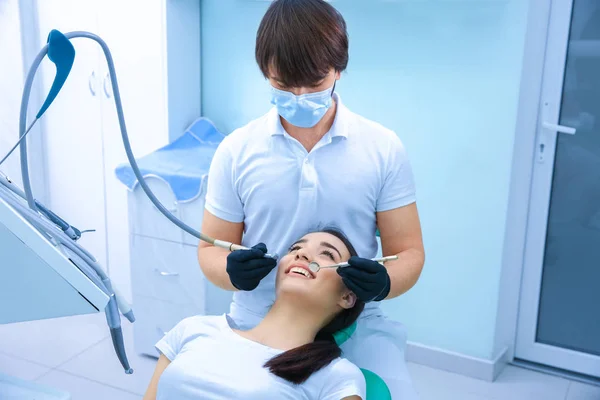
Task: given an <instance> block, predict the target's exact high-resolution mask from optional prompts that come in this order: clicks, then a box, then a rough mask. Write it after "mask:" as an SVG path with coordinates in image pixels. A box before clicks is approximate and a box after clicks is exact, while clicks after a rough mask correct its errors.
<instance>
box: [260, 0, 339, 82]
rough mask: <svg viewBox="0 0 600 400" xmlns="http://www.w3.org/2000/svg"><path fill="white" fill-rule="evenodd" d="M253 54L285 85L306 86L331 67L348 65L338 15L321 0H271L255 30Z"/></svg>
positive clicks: (262, 70)
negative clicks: (272, 0) (272, 69)
mask: <svg viewBox="0 0 600 400" xmlns="http://www.w3.org/2000/svg"><path fill="white" fill-rule="evenodd" d="M255 58H256V62H257V63H258V66H259V68H260V70H261V72H262V73H263V75H264V76H265V77H266V78H269V71H270V67H273V68H274V71H271V72H275V73H276V74H277V79H278V80H279V81H281V82H282V83H283V84H284V85H285V86H286V87H309V86H313V85H315V84H316V83H317V82H319V81H321V80H323V78H325V77H326V76H327V74H328V73H329V70H330V69H331V68H333V69H335V70H336V71H337V72H343V71H344V70H345V69H346V67H347V66H348V32H347V30H346V22H345V21H344V18H343V17H342V15H341V14H340V13H339V12H338V11H337V10H336V9H335V8H334V7H333V6H331V5H330V4H328V3H326V2H325V1H323V0H275V1H274V2H273V3H271V6H270V7H269V9H268V10H267V12H266V13H265V16H264V17H263V19H262V21H261V22H260V26H259V27H258V32H257V34H256V49H255Z"/></svg>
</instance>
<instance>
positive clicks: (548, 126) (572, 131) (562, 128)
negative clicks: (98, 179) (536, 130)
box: [542, 122, 577, 135]
mask: <svg viewBox="0 0 600 400" xmlns="http://www.w3.org/2000/svg"><path fill="white" fill-rule="evenodd" d="M542 126H543V127H544V128H545V129H548V130H549V131H555V132H558V133H566V134H567V135H574V134H575V132H577V129H575V128H571V127H570V126H564V125H558V124H551V123H550V122H543V123H542Z"/></svg>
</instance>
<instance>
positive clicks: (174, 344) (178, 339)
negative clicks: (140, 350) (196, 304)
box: [154, 317, 194, 361]
mask: <svg viewBox="0 0 600 400" xmlns="http://www.w3.org/2000/svg"><path fill="white" fill-rule="evenodd" d="M193 323H194V317H189V318H186V319H184V320H182V321H181V322H179V323H178V324H177V325H175V326H174V327H173V329H171V330H170V331H169V332H167V333H166V334H165V336H163V338H162V339H160V340H159V341H158V343H156V345H154V347H156V349H157V350H158V351H159V352H161V353H162V354H164V355H165V357H167V358H168V359H169V361H173V360H174V359H175V357H177V354H179V352H180V351H181V348H182V347H183V344H184V342H185V340H186V338H187V337H189V328H190V326H191V325H192V324H193Z"/></svg>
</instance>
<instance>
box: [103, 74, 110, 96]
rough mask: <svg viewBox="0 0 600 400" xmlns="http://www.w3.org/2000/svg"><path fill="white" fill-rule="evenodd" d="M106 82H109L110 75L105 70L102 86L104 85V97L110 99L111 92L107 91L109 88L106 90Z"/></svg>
mask: <svg viewBox="0 0 600 400" xmlns="http://www.w3.org/2000/svg"><path fill="white" fill-rule="evenodd" d="M108 83H110V75H109V74H108V72H107V73H106V76H105V77H104V84H103V85H102V86H103V87H104V94H105V95H106V98H107V99H110V98H111V94H110V93H109V90H108V86H107V85H108Z"/></svg>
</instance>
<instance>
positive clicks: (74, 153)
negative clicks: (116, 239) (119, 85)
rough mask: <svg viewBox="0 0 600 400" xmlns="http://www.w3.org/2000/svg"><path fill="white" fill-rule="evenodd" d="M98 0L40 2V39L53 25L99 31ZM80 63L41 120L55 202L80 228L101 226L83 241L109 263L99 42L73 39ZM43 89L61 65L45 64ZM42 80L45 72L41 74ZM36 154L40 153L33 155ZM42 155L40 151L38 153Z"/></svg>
mask: <svg viewBox="0 0 600 400" xmlns="http://www.w3.org/2000/svg"><path fill="white" fill-rule="evenodd" d="M94 5H95V3H94V2H93V1H92V0H53V1H38V2H37V7H38V13H37V14H38V21H39V33H40V36H41V37H40V42H41V43H45V42H46V39H47V36H48V33H49V32H50V31H51V30H52V29H58V30H59V31H61V32H64V33H66V32H71V31H75V30H85V31H91V32H95V31H96V30H97V16H96V14H95V12H94ZM72 43H73V45H74V46H75V63H74V64H73V68H72V70H71V73H70V75H69V78H68V79H67V81H66V83H65V85H64V87H63V89H62V90H61V92H60V94H59V95H58V96H57V98H56V100H55V101H54V103H53V104H52V106H51V107H50V108H49V109H48V111H47V112H46V114H45V115H44V117H43V118H42V120H41V122H42V123H43V135H44V140H45V154H44V156H45V157H46V165H47V179H48V182H47V184H48V188H49V189H48V192H49V197H50V201H49V205H50V206H51V208H52V210H53V211H54V212H56V213H57V214H58V215H60V216H61V217H63V218H64V219H65V220H67V221H68V222H69V223H70V224H72V225H74V226H76V227H77V228H79V229H82V230H83V229H95V230H96V231H95V232H91V233H87V234H84V235H83V237H82V238H81V240H80V243H81V244H82V245H83V246H84V247H85V248H87V249H88V250H89V251H90V252H91V253H92V254H93V255H94V256H95V257H96V258H97V259H98V261H99V262H100V263H101V264H102V265H103V266H105V265H106V261H107V260H106V221H105V211H104V210H105V192H104V159H103V154H102V153H103V141H102V118H101V110H100V90H101V89H100V85H99V83H100V78H101V72H100V71H99V70H98V60H99V54H100V53H99V46H98V45H97V44H96V43H95V42H93V41H92V40H89V39H81V38H79V39H73V40H72ZM40 69H41V74H40V75H41V77H42V79H43V88H44V89H43V92H44V93H48V91H49V90H50V86H51V85H52V82H53V79H54V75H55V68H54V64H52V63H51V62H50V61H49V60H48V59H46V60H44V62H43V63H42V66H41V68H40ZM38 79H39V77H38ZM31 156H32V157H33V156H34V155H31ZM35 156H38V157H39V156H40V155H35Z"/></svg>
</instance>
